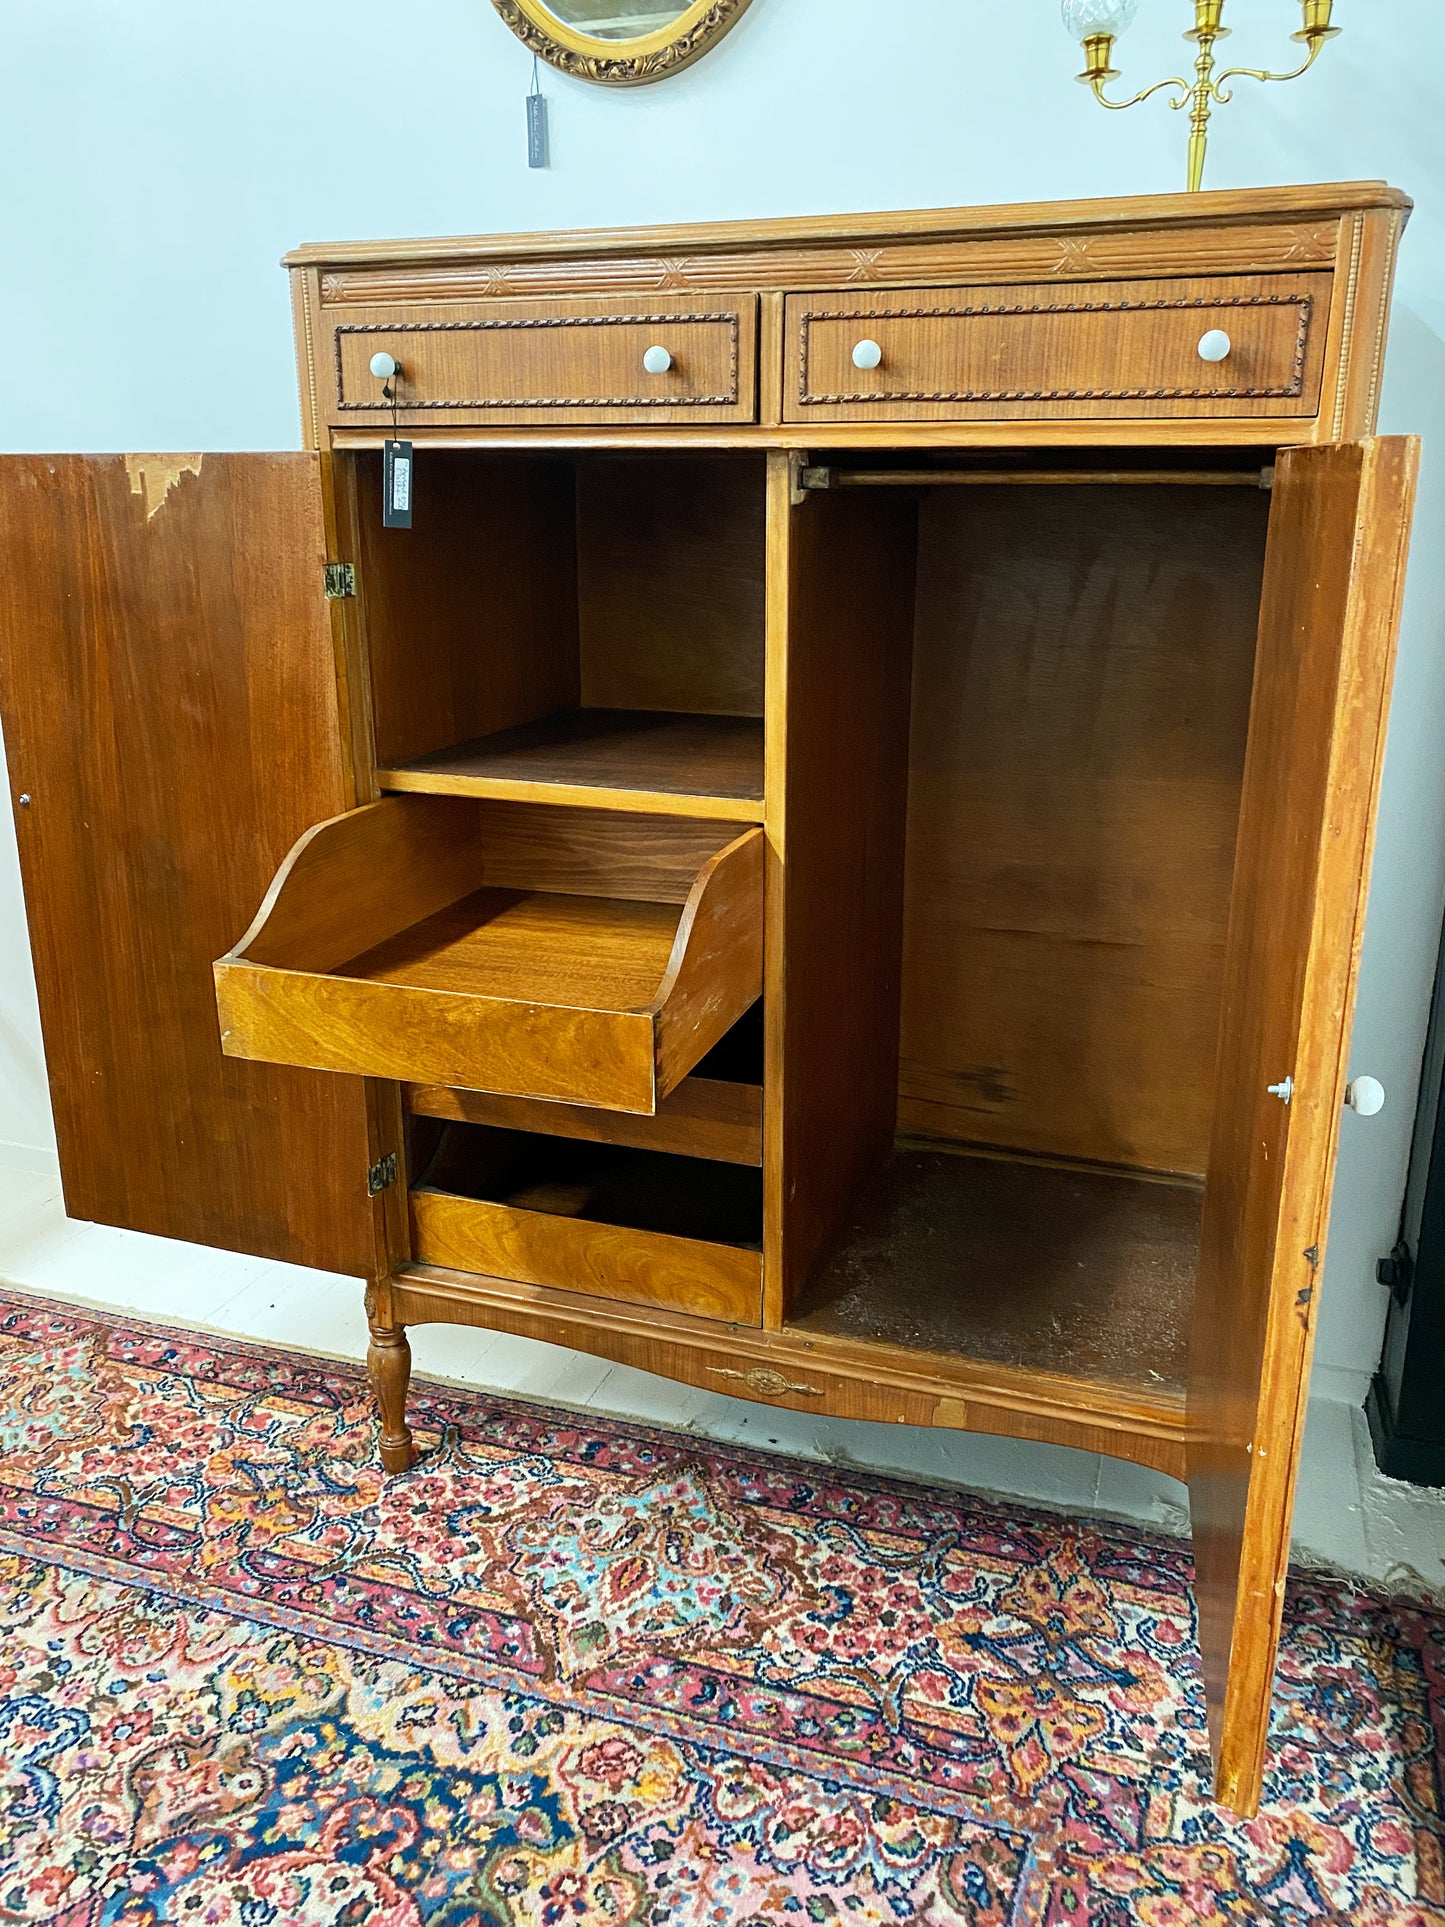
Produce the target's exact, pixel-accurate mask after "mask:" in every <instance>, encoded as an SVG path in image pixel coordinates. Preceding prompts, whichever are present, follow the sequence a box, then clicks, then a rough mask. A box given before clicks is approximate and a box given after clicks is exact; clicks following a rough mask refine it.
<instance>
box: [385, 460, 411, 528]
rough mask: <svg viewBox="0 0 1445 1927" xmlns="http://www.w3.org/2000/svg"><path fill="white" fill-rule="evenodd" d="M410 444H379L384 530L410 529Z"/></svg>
mask: <svg viewBox="0 0 1445 1927" xmlns="http://www.w3.org/2000/svg"><path fill="white" fill-rule="evenodd" d="M411 468H412V462H411V443H410V442H394V441H387V442H383V443H382V445H381V526H382V527H383V528H384V529H409V528H410V527H411Z"/></svg>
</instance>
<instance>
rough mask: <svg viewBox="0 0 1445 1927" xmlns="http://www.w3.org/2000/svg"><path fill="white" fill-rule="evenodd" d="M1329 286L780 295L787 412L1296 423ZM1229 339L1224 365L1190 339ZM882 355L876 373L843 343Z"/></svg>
mask: <svg viewBox="0 0 1445 1927" xmlns="http://www.w3.org/2000/svg"><path fill="white" fill-rule="evenodd" d="M1332 280H1333V277H1332V276H1331V275H1329V274H1327V273H1325V274H1291V275H1234V276H1216V277H1212V278H1210V279H1208V280H1195V281H1108V282H1089V283H1087V284H1083V285H1062V284H1059V283H1056V282H1055V283H1031V284H1029V285H1026V286H1019V287H978V288H905V289H900V290H894V291H893V292H890V293H886V294H884V293H871V294H869V293H858V294H853V293H848V294H819V295H808V294H798V295H791V296H789V298H788V303H787V355H788V363H787V366H788V369H789V374H788V379H787V390H786V392H787V401H786V406H785V414H786V419H787V420H788V421H790V422H815V421H1007V420H1028V419H1036V418H1042V417H1045V416H1047V417H1050V418H1052V419H1067V418H1075V417H1076V418H1080V419H1085V420H1100V419H1116V418H1121V417H1130V416H1140V417H1146V418H1158V417H1168V418H1174V417H1186V416H1196V417H1197V416H1203V417H1208V418H1227V417H1236V416H1238V417H1250V416H1281V415H1284V416H1308V415H1313V414H1315V413H1316V412H1317V410H1318V407H1319V396H1320V384H1321V378H1322V373H1323V366H1324V351H1325V335H1326V332H1327V327H1328V322H1329V302H1330V290H1331V285H1332ZM1216 330H1219V331H1223V332H1224V333H1225V334H1227V335H1228V336H1229V339H1230V351H1229V354H1228V356H1227V357H1226V359H1224V360H1223V361H1207V360H1205V359H1204V358H1203V357H1202V356H1201V354H1200V352H1199V344H1200V341H1201V339H1202V338H1203V337H1204V336H1205V335H1206V334H1209V333H1211V332H1212V331H1216ZM863 341H871V342H873V343H876V344H877V346H878V347H879V348H881V349H882V351H883V354H882V360H881V362H880V363H879V365H878V366H877V367H875V368H871V369H869V368H866V367H865V368H859V367H857V366H855V364H854V360H853V355H854V350H855V348H856V347H857V346H858V344H859V343H860V342H863Z"/></svg>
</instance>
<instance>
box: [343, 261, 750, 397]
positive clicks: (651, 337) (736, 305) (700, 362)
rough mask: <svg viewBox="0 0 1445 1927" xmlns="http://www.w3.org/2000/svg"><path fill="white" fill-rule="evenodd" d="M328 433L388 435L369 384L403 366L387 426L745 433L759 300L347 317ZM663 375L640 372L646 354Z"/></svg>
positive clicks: (499, 306)
mask: <svg viewBox="0 0 1445 1927" xmlns="http://www.w3.org/2000/svg"><path fill="white" fill-rule="evenodd" d="M329 334H330V359H331V369H330V380H329V406H328V416H327V418H328V420H329V421H330V423H331V425H332V426H333V427H335V428H359V427H373V428H377V429H385V430H388V431H389V429H390V426H391V418H392V411H391V403H390V402H389V401H388V400H387V399H386V397H385V396H384V395H383V394H382V383H381V381H380V380H378V378H377V377H376V376H375V375H373V374H372V372H371V358H372V356H373V355H375V354H376V353H378V352H379V351H384V352H385V353H386V354H389V355H390V356H392V358H393V359H394V360H395V361H397V362H398V363H400V365H401V378H400V383H399V387H398V393H397V399H398V402H399V404H400V408H399V414H398V419H399V420H400V421H401V422H402V423H403V424H405V425H406V426H408V427H420V426H422V425H423V424H425V423H427V422H439V423H451V424H458V423H464V424H477V425H482V424H493V425H496V424H501V425H505V424H516V423H526V422H530V423H532V424H534V425H540V424H542V423H546V422H554V421H565V422H577V423H597V422H613V423H616V422H639V421H640V422H677V423H683V422H750V421H753V420H754V419H755V418H756V415H757V297H756V296H755V295H750V294H743V295H719V296H716V297H714V298H711V299H708V298H702V299H699V298H697V297H693V298H692V299H690V300H689V299H685V298H682V297H678V296H667V295H657V296H651V295H649V296H646V297H643V298H639V299H638V300H637V301H635V302H631V303H628V302H618V301H595V300H575V301H551V302H530V301H504V302H496V301H494V302H489V303H486V304H481V303H471V304H461V303H457V304H451V303H448V304H447V305H445V306H440V305H438V306H435V307H415V306H408V307H406V308H404V309H401V310H398V309H396V308H363V309H356V308H348V309H347V310H346V312H345V314H344V316H341V317H338V318H337V319H336V320H335V321H333V322H332V323H331V324H330V329H329ZM653 348H661V349H664V350H665V351H666V354H667V357H668V361H669V365H668V366H667V367H666V368H659V369H657V371H656V372H651V371H649V369H648V367H647V366H646V365H645V360H644V358H645V357H646V356H647V354H648V350H649V349H653Z"/></svg>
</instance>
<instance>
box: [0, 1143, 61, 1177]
mask: <svg viewBox="0 0 1445 1927" xmlns="http://www.w3.org/2000/svg"><path fill="white" fill-rule="evenodd" d="M0 1171H34V1172H35V1173H36V1175H37V1176H39V1177H42V1178H54V1180H55V1182H56V1183H57V1184H59V1182H60V1157H59V1154H58V1153H57V1152H55V1151H48V1150H46V1148H45V1146H44V1145H42V1144H8V1143H6V1142H5V1141H4V1140H3V1139H0Z"/></svg>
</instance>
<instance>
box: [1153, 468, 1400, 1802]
mask: <svg viewBox="0 0 1445 1927" xmlns="http://www.w3.org/2000/svg"><path fill="white" fill-rule="evenodd" d="M1417 462H1418V444H1416V443H1415V442H1414V441H1411V440H1404V439H1381V440H1378V441H1371V442H1364V443H1359V444H1350V445H1345V446H1337V447H1321V448H1300V449H1290V450H1288V451H1286V452H1285V453H1283V454H1282V455H1281V457H1280V460H1279V465H1278V469H1277V471H1276V479H1275V496H1274V503H1273V508H1272V510H1271V515H1270V528H1269V547H1268V553H1267V557H1266V562H1265V582H1264V598H1263V605H1262V608H1261V613H1260V632H1259V649H1258V655H1257V657H1256V662H1255V673H1254V697H1253V707H1252V711H1251V721H1250V733H1249V747H1248V751H1247V753H1246V761H1245V774H1244V792H1243V800H1242V805H1241V813H1240V826H1239V847H1238V856H1237V859H1236V866H1235V879H1234V893H1233V898H1232V901H1231V905H1230V915H1229V935H1228V941H1227V949H1226V956H1225V976H1224V1001H1223V1016H1222V1027H1221V1042H1220V1058H1219V1075H1218V1085H1217V1090H1218V1096H1217V1110H1216V1114H1215V1121H1214V1131H1213V1140H1212V1144H1211V1148H1210V1159H1209V1173H1208V1182H1207V1187H1206V1191H1205V1203H1204V1221H1203V1230H1202V1243H1201V1251H1200V1264H1199V1283H1198V1295H1197V1298H1196V1302H1195V1313H1194V1330H1193V1339H1192V1347H1191V1356H1190V1376H1189V1448H1188V1449H1189V1490H1190V1507H1191V1512H1192V1516H1193V1523H1194V1543H1195V1560H1196V1586H1197V1596H1198V1605H1199V1637H1200V1645H1201V1649H1202V1654H1203V1660H1204V1673H1205V1685H1206V1690H1207V1695H1208V1701H1209V1730H1210V1742H1211V1746H1212V1749H1213V1753H1214V1762H1215V1789H1216V1793H1217V1795H1218V1797H1219V1799H1220V1800H1221V1801H1223V1802H1224V1803H1225V1804H1226V1805H1228V1806H1230V1807H1233V1808H1234V1809H1235V1810H1236V1811H1237V1812H1240V1813H1246V1814H1247V1813H1252V1812H1253V1811H1254V1810H1255V1808H1256V1807H1257V1805H1258V1803H1259V1797H1260V1786H1261V1779H1262V1775H1263V1764H1264V1751H1265V1742H1266V1737H1267V1731H1268V1724H1269V1708H1270V1692H1271V1687H1272V1684H1273V1678H1274V1664H1275V1651H1276V1646H1277V1644H1278V1639H1279V1628H1280V1616H1281V1611H1282V1607H1283V1599H1284V1582H1285V1575H1286V1572H1287V1570H1288V1566H1289V1542H1290V1522H1291V1513H1292V1509H1293V1499H1294V1483H1295V1474H1296V1469H1297V1465H1298V1459H1299V1448H1300V1441H1301V1438H1302V1435H1303V1431H1304V1419H1305V1402H1306V1396H1307V1393H1308V1388H1309V1366H1310V1353H1311V1348H1312V1343H1313V1334H1314V1324H1315V1313H1316V1308H1317V1302H1318V1296H1317V1294H1318V1283H1319V1276H1320V1268H1321V1265H1322V1262H1323V1255H1324V1241H1325V1229H1326V1221H1327V1218H1328V1213H1329V1203H1330V1190H1331V1184H1332V1179H1333V1174H1334V1162H1335V1151H1336V1146H1337V1142H1338V1136H1339V1120H1340V1112H1341V1107H1342V1104H1343V1101H1344V1088H1345V1078H1346V1063H1347V1057H1348V1051H1349V1043H1350V1027H1351V1021H1352V1017H1353V1008H1354V991H1355V975H1356V968H1357V965H1358V961H1359V953H1360V937H1361V929H1362V925H1363V921H1364V910H1365V886H1366V880H1367V876H1368V871H1369V861H1370V851H1371V843H1372V838H1373V830H1374V816H1375V798H1376V793H1377V789H1378V784H1379V771H1380V760H1381V752H1382V750H1383V746H1384V725H1385V712H1386V708H1387V705H1388V700H1389V688H1390V676H1391V669H1392V665H1393V659H1394V646H1395V631H1396V626H1397V621H1398V616H1399V606H1400V594H1401V588H1402V584H1403V577H1404V567H1405V551H1406V545H1407V541H1408V535H1409V522H1410V511H1411V506H1412V502H1413V496H1414V486H1415V472H1416V467H1417ZM1287 1080H1289V1081H1290V1082H1291V1083H1292V1087H1293V1088H1292V1091H1289V1090H1286V1091H1285V1092H1284V1093H1283V1094H1272V1093H1271V1090H1270V1087H1271V1086H1285V1085H1286V1081H1287Z"/></svg>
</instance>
